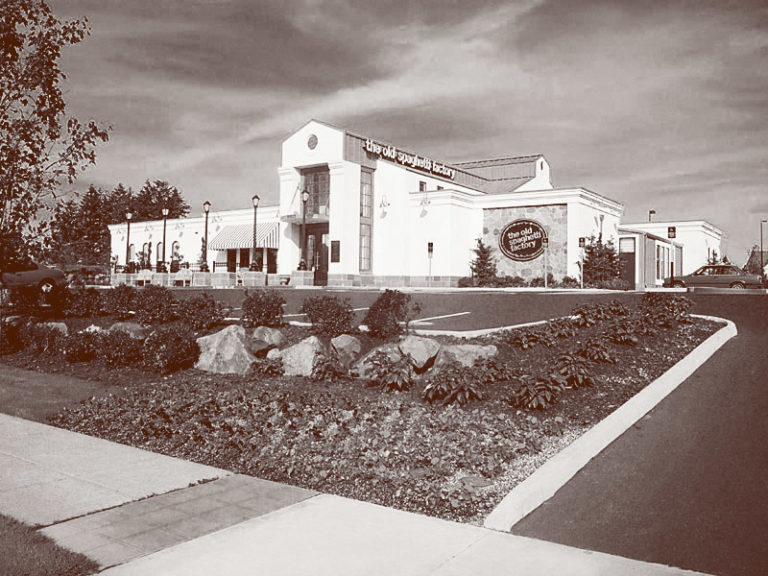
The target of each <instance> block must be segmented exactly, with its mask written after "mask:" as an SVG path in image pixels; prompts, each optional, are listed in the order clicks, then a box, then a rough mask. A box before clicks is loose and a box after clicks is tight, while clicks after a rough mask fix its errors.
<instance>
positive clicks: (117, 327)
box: [107, 322, 147, 340]
mask: <svg viewBox="0 0 768 576" xmlns="http://www.w3.org/2000/svg"><path fill="white" fill-rule="evenodd" d="M107 332H125V333H126V334H128V336H130V337H131V338H133V339H134V340H145V339H146V337H147V329H146V328H144V327H143V326H142V325H141V324H139V323H137V322H115V323H114V324H112V326H110V327H109V330H107Z"/></svg>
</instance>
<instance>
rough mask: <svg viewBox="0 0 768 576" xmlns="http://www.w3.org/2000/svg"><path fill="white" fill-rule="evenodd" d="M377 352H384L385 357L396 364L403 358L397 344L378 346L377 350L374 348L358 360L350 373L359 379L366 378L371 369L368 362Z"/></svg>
mask: <svg viewBox="0 0 768 576" xmlns="http://www.w3.org/2000/svg"><path fill="white" fill-rule="evenodd" d="M377 352H384V353H385V354H386V355H387V357H388V358H389V359H390V360H392V361H393V362H397V361H398V360H400V359H401V358H402V357H403V354H402V352H400V348H399V347H398V345H397V344H394V343H390V344H383V345H382V346H379V347H378V348H374V349H373V350H371V351H370V352H368V354H366V355H365V356H363V357H362V358H360V360H358V361H357V362H356V363H355V365H354V366H353V367H352V369H351V370H350V372H351V373H352V374H356V375H358V376H359V377H360V378H368V372H369V371H370V369H371V367H370V365H369V364H368V360H369V359H370V358H371V357H372V356H373V355H374V354H376V353H377Z"/></svg>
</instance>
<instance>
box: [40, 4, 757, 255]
mask: <svg viewBox="0 0 768 576" xmlns="http://www.w3.org/2000/svg"><path fill="white" fill-rule="evenodd" d="M50 2H51V5H52V7H53V9H54V11H55V13H56V14H57V15H58V16H60V17H64V18H79V17H83V16H85V17H87V18H88V21H89V23H90V26H91V35H90V36H89V37H88V38H87V39H86V40H85V41H84V42H83V43H81V44H79V45H77V46H74V47H71V48H69V49H67V50H66V52H65V53H64V54H63V57H62V62H61V65H62V68H63V69H64V71H65V73H66V74H67V76H68V79H67V83H66V85H65V91H66V96H65V97H66V99H67V102H68V107H69V108H68V110H69V112H71V113H72V114H73V115H75V116H76V117H78V118H80V119H94V120H97V121H99V122H101V123H104V124H108V125H110V126H111V127H112V131H111V133H110V141H109V143H108V144H106V145H103V146H100V147H99V150H98V158H97V165H96V166H94V167H92V168H90V169H89V170H88V171H87V172H85V173H83V174H82V176H81V177H80V179H79V181H78V183H77V185H76V188H78V189H80V190H84V189H86V188H87V187H88V186H89V185H91V184H93V185H96V186H99V187H102V188H104V189H106V190H111V189H112V188H114V187H115V186H116V185H117V183H118V182H121V183H123V184H125V185H126V186H131V187H132V188H133V189H134V190H138V189H139V188H141V186H142V184H143V183H144V181H145V180H148V179H149V180H157V179H162V180H167V181H169V182H170V183H171V184H173V185H175V186H177V187H178V188H179V190H180V191H181V192H182V194H183V195H184V197H185V198H186V199H187V200H188V201H189V203H190V204H191V205H192V212H191V215H196V214H197V213H199V212H201V211H202V208H201V206H202V203H203V201H205V200H210V201H211V202H212V203H213V210H216V209H221V210H224V209H234V208H246V207H248V206H249V205H250V197H251V196H252V195H253V194H254V193H258V194H259V195H260V196H261V197H262V203H263V204H265V205H266V204H272V203H276V202H277V196H278V188H279V180H278V175H277V167H278V166H279V164H280V144H281V142H282V141H283V140H284V139H285V138H287V137H288V136H289V135H290V134H291V133H292V132H293V131H295V130H296V129H298V128H299V127H301V126H302V125H303V124H304V123H305V122H307V121H308V120H310V119H313V118H314V119H318V120H322V121H325V122H328V123H331V124H334V125H336V126H339V127H341V128H345V129H348V130H350V131H352V132H355V133H358V134H362V135H365V136H370V137H372V138H375V139H377V140H382V141H386V142H390V143H393V144H395V145H397V146H399V147H402V148H405V149H407V150H410V151H413V152H417V153H419V154H421V155H425V156H428V157H431V158H433V159H435V160H438V161H441V162H448V163H450V162H459V161H468V160H478V159H485V158H498V157H507V156H521V155H527V154H543V155H544V156H545V157H546V158H547V160H548V161H549V163H550V165H551V167H552V180H553V184H554V185H555V186H556V187H583V188H588V189H590V190H592V191H594V192H597V193H598V194H602V195H604V196H607V197H609V198H612V199H615V200H618V201H620V202H622V203H623V204H624V205H625V212H624V217H623V219H622V221H623V222H625V223H629V222H642V221H646V220H647V217H648V216H647V214H648V210H651V209H653V210H655V211H656V215H655V216H654V220H656V221H674V220H700V219H703V220H707V221H709V222H711V223H713V224H715V225H716V226H718V227H719V228H721V229H722V230H723V231H724V232H725V233H726V240H725V254H727V255H728V257H729V258H730V259H731V260H732V261H733V262H735V263H737V264H739V265H741V264H743V263H744V261H745V260H746V256H747V250H748V249H749V248H750V247H751V246H752V245H754V244H757V243H759V241H760V220H761V218H768V64H767V63H768V2H765V1H764V0H755V1H752V0H740V1H738V2H734V1H727V0H695V1H677V0H659V1H653V0H626V1H614V2H609V1H602V0H566V1H563V0H520V1H510V0H500V1H487V2H483V1H475V0H458V1H453V0H425V1H419V2H412V1H403V0H387V1H386V2H383V1H381V0H355V1H351V0H277V1H271V0H129V1H128V0H50ZM763 230H764V234H765V237H766V243H767V244H768V226H765V227H764V228H763Z"/></svg>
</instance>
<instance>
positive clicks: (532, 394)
mask: <svg viewBox="0 0 768 576" xmlns="http://www.w3.org/2000/svg"><path fill="white" fill-rule="evenodd" d="M518 381H519V386H518V387H517V389H516V390H515V391H514V392H513V393H512V397H511V398H510V400H509V402H510V404H512V405H513V406H515V407H517V408H527V409H528V410H543V409H544V408H547V407H549V406H550V405H551V404H552V403H553V402H555V400H557V394H558V392H560V390H561V387H560V385H559V384H557V383H556V382H553V381H551V380H548V379H547V378H543V377H541V376H536V377H534V376H530V375H527V374H526V375H523V376H519V377H518Z"/></svg>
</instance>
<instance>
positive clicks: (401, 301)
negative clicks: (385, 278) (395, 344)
mask: <svg viewBox="0 0 768 576" xmlns="http://www.w3.org/2000/svg"><path fill="white" fill-rule="evenodd" d="M419 310H420V308H419V306H418V304H412V303H411V297H410V295H408V294H404V293H403V292H400V291H398V290H385V291H384V293H383V294H382V295H381V296H379V297H378V298H377V299H376V301H375V302H374V303H373V304H372V305H371V307H370V308H369V309H368V313H367V314H366V315H365V320H363V322H364V324H365V325H366V326H368V332H370V334H371V335H372V336H375V337H377V338H391V337H393V336H396V335H398V334H402V333H403V332H405V331H407V330H408V323H409V322H410V321H411V319H412V318H413V316H414V315H416V314H418V312H419Z"/></svg>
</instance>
